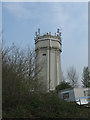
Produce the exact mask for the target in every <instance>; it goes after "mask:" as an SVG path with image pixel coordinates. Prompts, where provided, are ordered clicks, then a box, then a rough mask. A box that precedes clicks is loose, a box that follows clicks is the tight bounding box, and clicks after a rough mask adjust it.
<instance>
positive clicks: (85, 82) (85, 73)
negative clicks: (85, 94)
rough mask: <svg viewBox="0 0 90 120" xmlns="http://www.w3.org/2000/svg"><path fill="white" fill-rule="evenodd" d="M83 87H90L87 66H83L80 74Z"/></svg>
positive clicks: (89, 73)
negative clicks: (81, 74)
mask: <svg viewBox="0 0 90 120" xmlns="http://www.w3.org/2000/svg"><path fill="white" fill-rule="evenodd" d="M82 84H83V87H90V71H89V68H88V67H84V69H83V76H82Z"/></svg>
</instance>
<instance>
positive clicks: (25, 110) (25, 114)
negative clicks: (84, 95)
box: [3, 93, 88, 118]
mask: <svg viewBox="0 0 90 120" xmlns="http://www.w3.org/2000/svg"><path fill="white" fill-rule="evenodd" d="M6 102H8V103H9V104H7V106H6V107H3V117H4V118H38V117H40V118H74V117H81V118H87V117H88V112H87V109H85V108H83V109H80V108H79V107H78V106H77V105H76V104H75V103H70V102H66V101H63V100H61V99H59V98H58V96H57V94H55V93H45V94H41V93H40V94H39V93H38V94H35V93H34V94H33V93H32V94H31V95H30V96H25V97H24V99H22V102H21V103H18V99H16V100H15V101H14V102H13V103H11V102H10V101H8V100H7V101H6Z"/></svg>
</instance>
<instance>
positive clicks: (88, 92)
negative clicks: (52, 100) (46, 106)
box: [58, 88, 90, 105]
mask: <svg viewBox="0 0 90 120" xmlns="http://www.w3.org/2000/svg"><path fill="white" fill-rule="evenodd" d="M58 95H59V97H60V98H61V99H64V100H66V101H72V102H76V104H78V105H87V104H88V103H90V88H73V89H64V90H60V91H59V92H58Z"/></svg>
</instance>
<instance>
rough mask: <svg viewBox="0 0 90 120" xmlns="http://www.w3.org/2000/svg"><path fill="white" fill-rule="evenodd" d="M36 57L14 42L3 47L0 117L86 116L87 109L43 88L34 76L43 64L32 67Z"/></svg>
mask: <svg viewBox="0 0 90 120" xmlns="http://www.w3.org/2000/svg"><path fill="white" fill-rule="evenodd" d="M35 57H36V56H35V53H34V52H33V51H31V50H29V49H28V50H27V51H24V52H23V51H22V50H20V49H18V48H17V47H15V46H14V45H13V46H12V47H10V48H7V49H4V50H3V52H2V78H3V81H2V112H3V118H37V117H40V118H61V117H62V118H63V117H66V118H68V117H69V118H70V117H87V116H88V112H87V110H84V109H80V108H79V107H78V106H77V105H76V104H74V103H69V102H66V101H63V100H61V99H59V98H58V96H57V94H56V93H45V92H43V85H42V84H40V82H39V80H40V79H39V78H38V77H37V74H38V72H40V70H41V67H42V66H40V65H39V66H37V68H35V67H36V66H35ZM36 69H37V70H36ZM35 70H36V71H35Z"/></svg>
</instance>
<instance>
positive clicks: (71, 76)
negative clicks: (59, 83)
mask: <svg viewBox="0 0 90 120" xmlns="http://www.w3.org/2000/svg"><path fill="white" fill-rule="evenodd" d="M67 78H68V80H69V81H70V84H71V85H72V87H73V88H74V87H78V74H77V72H76V69H75V68H74V67H73V66H72V67H70V68H69V69H68V70H67Z"/></svg>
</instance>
